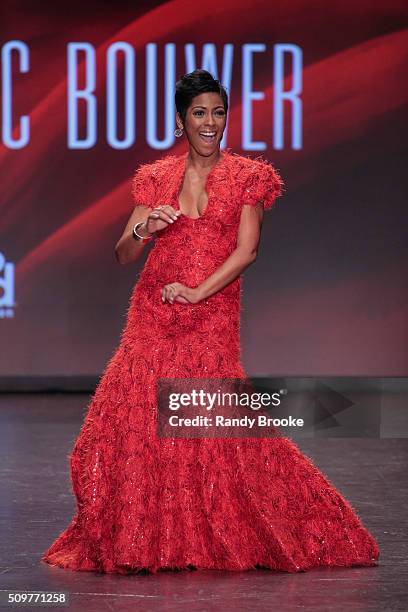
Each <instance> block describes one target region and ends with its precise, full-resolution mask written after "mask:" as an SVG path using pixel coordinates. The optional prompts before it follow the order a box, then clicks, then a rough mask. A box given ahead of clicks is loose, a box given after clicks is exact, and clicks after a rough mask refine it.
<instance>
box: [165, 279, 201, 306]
mask: <svg viewBox="0 0 408 612" xmlns="http://www.w3.org/2000/svg"><path fill="white" fill-rule="evenodd" d="M161 294H162V301H163V302H170V304H173V303H174V302H179V303H180V304H197V303H198V302H200V301H201V296H200V293H199V290H198V287H195V288H191V287H186V285H182V284H181V283H169V284H168V285H164V287H163V289H162V290H161Z"/></svg>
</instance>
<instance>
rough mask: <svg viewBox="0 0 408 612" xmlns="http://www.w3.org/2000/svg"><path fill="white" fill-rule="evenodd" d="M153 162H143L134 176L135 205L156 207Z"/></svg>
mask: <svg viewBox="0 0 408 612" xmlns="http://www.w3.org/2000/svg"><path fill="white" fill-rule="evenodd" d="M153 166H154V163H153V164H151V163H150V164H141V165H140V166H139V168H138V169H137V170H136V172H135V173H134V175H133V177H132V185H131V193H132V198H133V202H134V204H135V205H143V206H149V207H150V208H154V202H155V195H156V188H155V177H154V171H153Z"/></svg>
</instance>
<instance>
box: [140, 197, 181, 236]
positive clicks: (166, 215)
mask: <svg viewBox="0 0 408 612" xmlns="http://www.w3.org/2000/svg"><path fill="white" fill-rule="evenodd" d="M180 215H181V211H180V210H175V208H173V206H170V204H162V205H161V206H156V208H153V210H152V212H151V213H149V216H148V217H147V219H146V221H145V227H146V230H147V231H148V232H149V233H150V234H153V233H154V232H157V231H158V230H162V229H164V228H165V227H167V226H168V225H169V224H172V223H174V222H175V221H177V219H178V218H179V217H180Z"/></svg>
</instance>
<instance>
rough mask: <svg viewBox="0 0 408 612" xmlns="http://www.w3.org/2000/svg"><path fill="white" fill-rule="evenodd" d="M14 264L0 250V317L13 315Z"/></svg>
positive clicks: (4, 317) (5, 317) (7, 317)
mask: <svg viewBox="0 0 408 612" xmlns="http://www.w3.org/2000/svg"><path fill="white" fill-rule="evenodd" d="M15 305H16V304H15V303H14V264H13V263H11V262H10V261H6V258H5V256H4V255H3V253H1V252H0V319H11V318H13V317H14V306H15Z"/></svg>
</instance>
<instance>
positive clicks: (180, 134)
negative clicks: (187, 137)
mask: <svg viewBox="0 0 408 612" xmlns="http://www.w3.org/2000/svg"><path fill="white" fill-rule="evenodd" d="M174 135H175V137H176V138H180V136H182V135H183V130H182V128H177V129H175V130H174Z"/></svg>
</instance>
